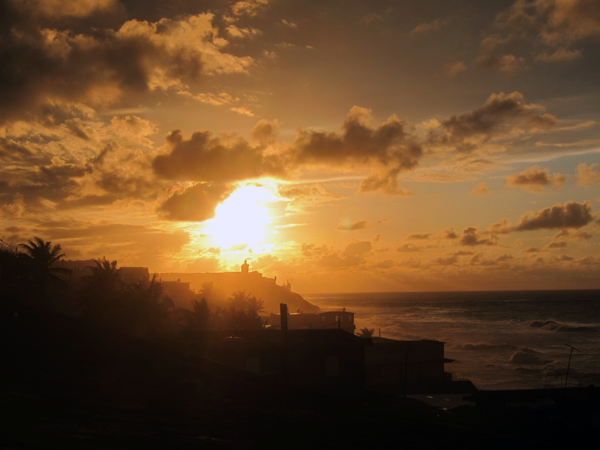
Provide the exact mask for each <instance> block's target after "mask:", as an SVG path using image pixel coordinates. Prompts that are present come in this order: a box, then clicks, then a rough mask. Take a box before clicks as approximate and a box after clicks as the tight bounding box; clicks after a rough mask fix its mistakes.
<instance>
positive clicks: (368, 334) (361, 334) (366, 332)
mask: <svg viewBox="0 0 600 450" xmlns="http://www.w3.org/2000/svg"><path fill="white" fill-rule="evenodd" d="M373 333H375V328H372V329H370V330H369V329H368V328H367V327H364V328H362V329H361V330H360V332H359V333H358V336H359V337H361V338H365V339H370V338H372V337H373Z"/></svg>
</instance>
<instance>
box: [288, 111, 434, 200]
mask: <svg viewBox="0 0 600 450" xmlns="http://www.w3.org/2000/svg"><path fill="white" fill-rule="evenodd" d="M372 121H373V117H372V115H371V110H369V109H365V108H361V107H358V106H354V107H352V109H351V110H350V113H349V115H348V117H347V118H346V120H345V121H344V123H343V124H342V132H341V133H333V132H325V131H313V130H299V131H298V133H297V137H296V140H295V141H294V143H293V145H292V152H291V154H290V156H291V158H292V161H293V163H294V164H295V165H296V166H303V167H307V166H326V167H339V168H344V167H345V168H349V169H352V168H354V167H356V166H362V167H365V166H367V167H368V166H371V167H373V168H375V169H377V171H376V172H375V173H373V174H371V175H370V176H369V177H368V178H367V179H365V180H363V182H362V183H361V188H360V190H361V192H372V191H376V190H379V191H382V192H384V193H387V194H390V195H407V194H408V193H409V191H407V190H406V189H404V188H402V187H400V186H399V185H398V181H397V176H398V174H399V173H401V172H403V171H407V170H411V169H413V168H414V167H416V166H417V164H418V162H419V159H420V158H421V156H422V155H423V150H422V148H421V146H420V145H419V144H418V143H417V142H416V140H415V139H414V138H413V137H412V134H411V128H410V126H409V125H408V124H407V123H406V122H403V121H401V120H399V119H398V118H397V117H396V116H391V117H389V118H388V120H387V121H386V122H384V123H383V124H382V125H380V126H378V127H372V126H371V125H370V124H371V123H372Z"/></svg>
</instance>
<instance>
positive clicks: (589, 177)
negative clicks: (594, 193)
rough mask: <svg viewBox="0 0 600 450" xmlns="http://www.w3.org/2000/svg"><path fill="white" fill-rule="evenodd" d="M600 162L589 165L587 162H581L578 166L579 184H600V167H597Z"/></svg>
mask: <svg viewBox="0 0 600 450" xmlns="http://www.w3.org/2000/svg"><path fill="white" fill-rule="evenodd" d="M597 166H598V163H592V164H590V165H589V166H588V165H587V164H586V163H580V164H579V165H578V166H577V184H579V186H591V185H594V184H600V169H595V167H597Z"/></svg>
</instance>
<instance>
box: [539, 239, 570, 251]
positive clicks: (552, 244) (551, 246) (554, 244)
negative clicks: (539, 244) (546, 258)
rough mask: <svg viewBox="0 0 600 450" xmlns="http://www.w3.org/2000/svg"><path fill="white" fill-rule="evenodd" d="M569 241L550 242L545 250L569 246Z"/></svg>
mask: <svg viewBox="0 0 600 450" xmlns="http://www.w3.org/2000/svg"><path fill="white" fill-rule="evenodd" d="M567 245H568V244H567V243H566V242H565V241H561V242H550V243H549V244H548V245H546V246H545V247H544V250H554V249H556V248H565V247H567Z"/></svg>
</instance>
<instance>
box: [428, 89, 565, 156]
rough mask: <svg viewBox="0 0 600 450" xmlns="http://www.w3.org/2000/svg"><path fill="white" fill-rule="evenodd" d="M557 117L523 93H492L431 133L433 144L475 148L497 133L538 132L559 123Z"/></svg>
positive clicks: (458, 148) (505, 135)
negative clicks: (472, 107) (479, 103)
mask: <svg viewBox="0 0 600 450" xmlns="http://www.w3.org/2000/svg"><path fill="white" fill-rule="evenodd" d="M556 123H557V122H556V117H554V116H553V115H551V114H548V113H547V112H546V110H545V108H544V107H543V106H541V105H537V104H534V103H525V102H524V101H523V94H521V93H520V92H513V93H511V94H504V93H503V92H501V93H499V94H492V95H490V97H489V98H488V99H487V100H486V102H485V103H484V104H483V106H481V107H479V108H477V109H475V110H473V111H470V112H467V113H463V114H460V115H453V116H451V117H450V118H448V119H446V120H445V121H443V122H442V123H441V124H440V126H439V127H438V128H437V129H436V130H434V131H432V132H431V133H430V139H429V140H430V143H431V144H432V145H434V146H436V145H441V146H451V147H454V148H455V149H456V150H457V151H459V152H462V153H469V152H472V151H474V150H476V149H477V148H478V147H479V146H481V145H482V144H483V143H485V142H487V141H489V140H491V139H493V138H498V137H507V136H510V135H514V134H523V133H535V132H540V131H546V130H549V129H552V128H555V127H556Z"/></svg>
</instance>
